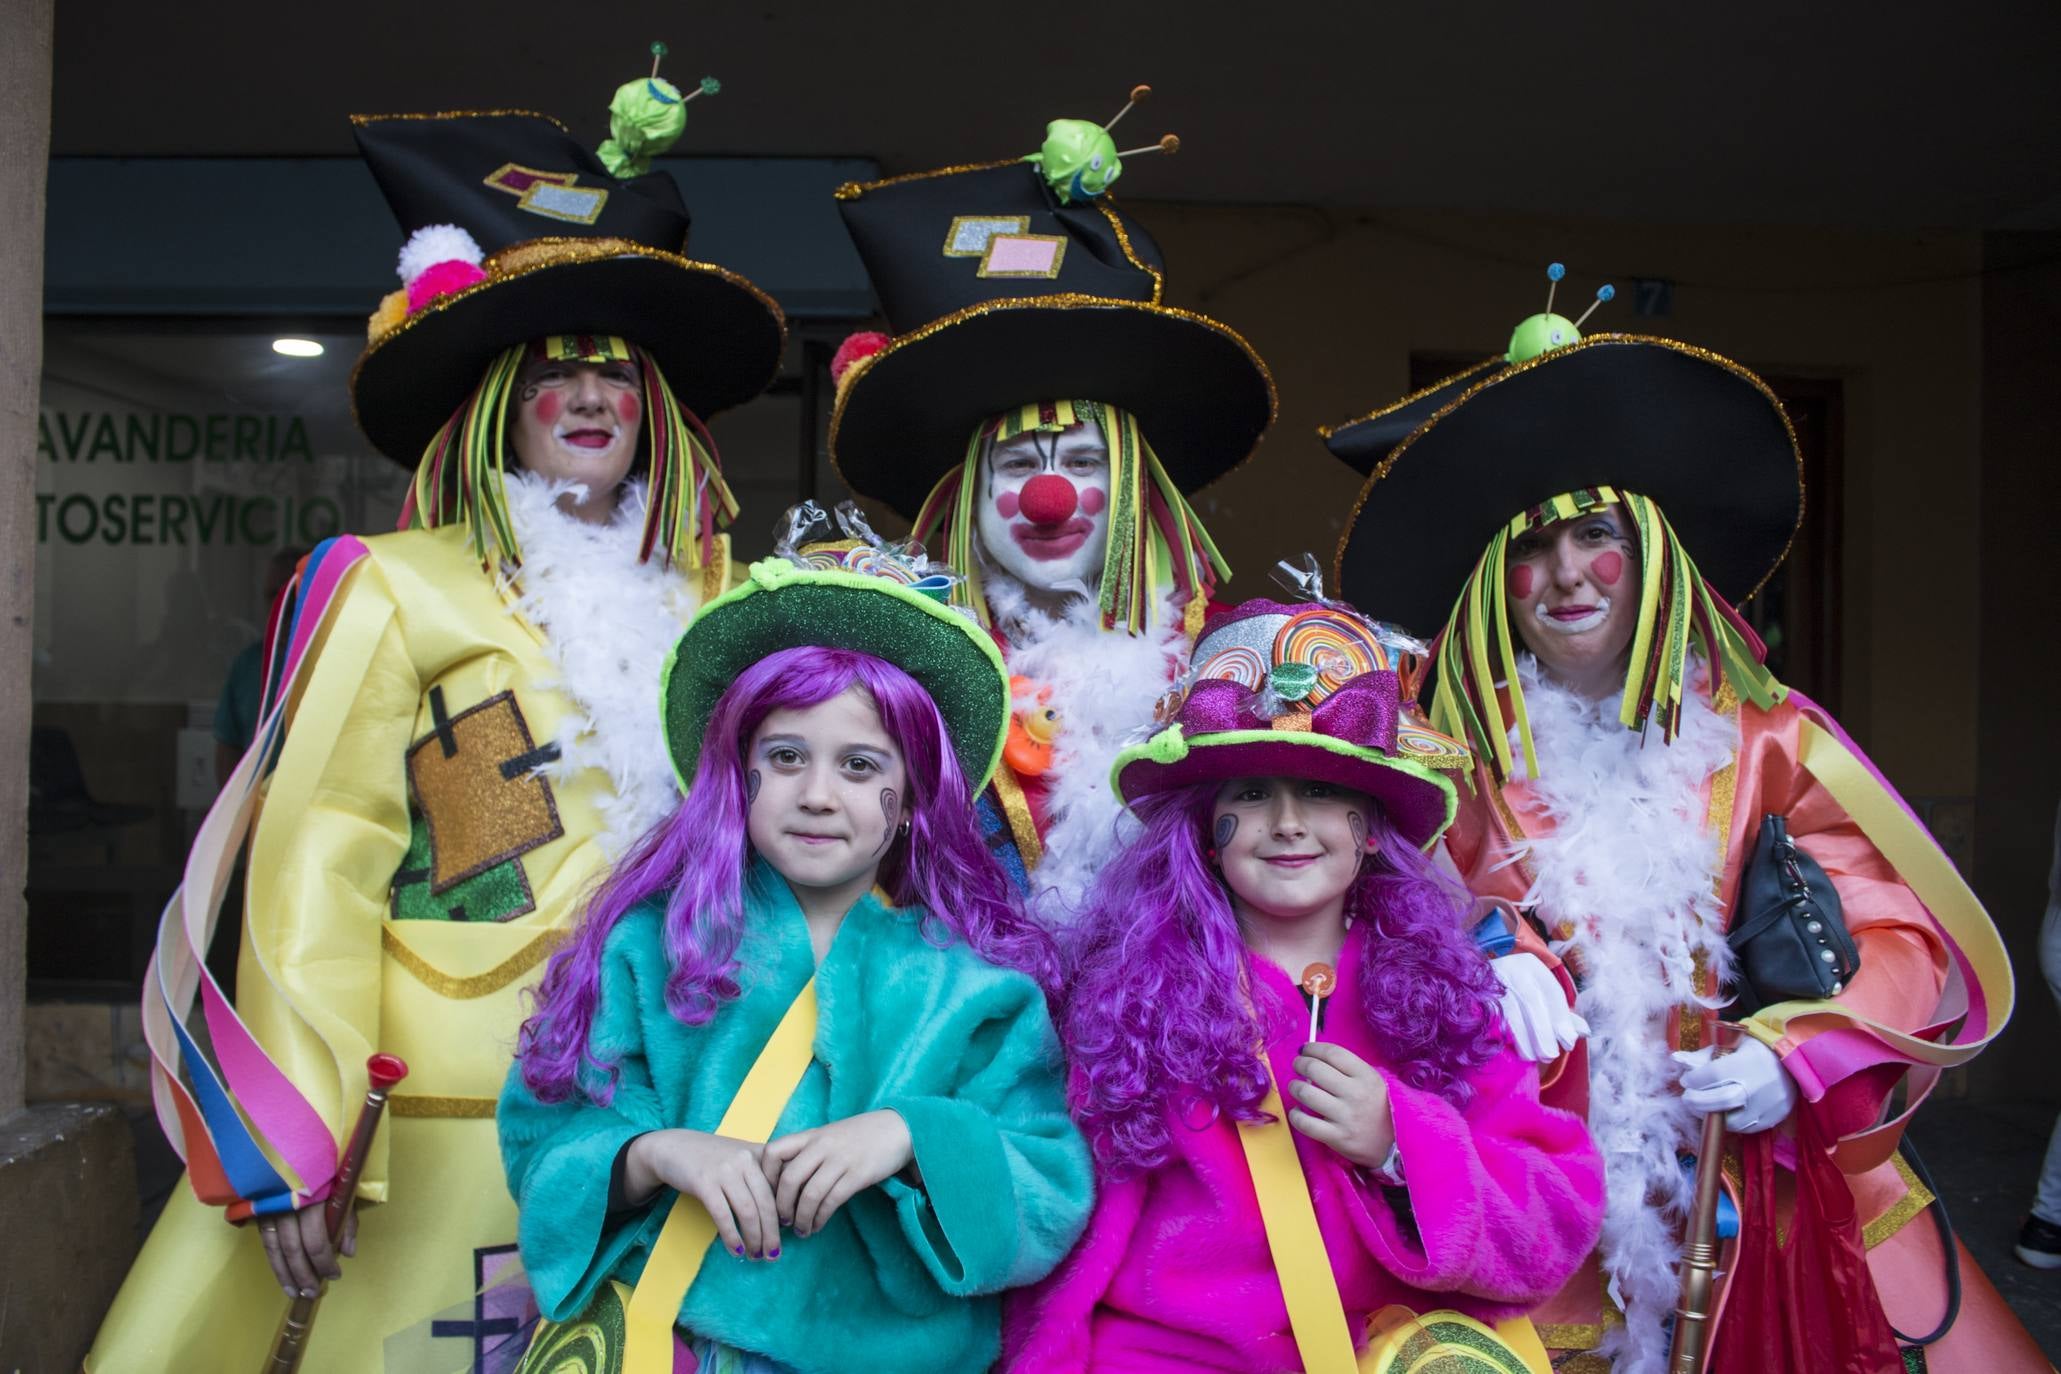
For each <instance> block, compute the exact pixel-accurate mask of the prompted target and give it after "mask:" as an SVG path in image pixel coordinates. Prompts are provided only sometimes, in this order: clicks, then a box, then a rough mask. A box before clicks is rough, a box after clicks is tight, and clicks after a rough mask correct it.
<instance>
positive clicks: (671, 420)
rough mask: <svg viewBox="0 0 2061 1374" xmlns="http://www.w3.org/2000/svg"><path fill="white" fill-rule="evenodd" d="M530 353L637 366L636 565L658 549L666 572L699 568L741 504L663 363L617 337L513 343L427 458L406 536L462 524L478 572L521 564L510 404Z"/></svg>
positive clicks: (405, 522)
mask: <svg viewBox="0 0 2061 1374" xmlns="http://www.w3.org/2000/svg"><path fill="white" fill-rule="evenodd" d="M532 348H540V349H541V350H542V352H543V355H544V356H546V357H549V358H554V359H558V360H560V361H564V362H588V363H601V362H631V363H635V364H636V365H637V370H638V378H639V385H640V388H641V390H642V392H643V397H644V415H645V422H644V436H643V444H644V448H645V452H646V453H647V455H648V461H647V463H646V464H645V474H644V475H645V478H646V481H647V483H648V491H647V494H646V502H645V510H644V532H643V538H642V540H641V542H640V543H639V545H638V556H639V557H640V558H644V559H648V558H650V557H651V555H652V553H653V551H654V550H658V551H659V552H660V554H661V556H662V557H663V558H664V560H665V562H666V564H667V565H668V566H670V565H671V564H673V563H675V562H681V563H684V564H685V565H686V566H687V567H689V568H699V567H701V566H702V564H703V562H704V561H705V560H706V559H707V558H709V557H710V556H711V555H712V554H713V552H714V548H715V536H716V530H717V529H718V528H720V527H722V526H725V525H728V524H729V523H730V522H731V521H732V520H734V519H736V517H737V499H736V498H735V497H734V496H732V495H731V494H730V488H729V486H728V484H727V483H725V482H724V481H723V472H722V469H721V467H720V466H718V464H717V461H716V457H715V444H714V441H712V440H711V439H710V438H709V437H708V431H707V430H706V429H704V428H703V427H702V424H701V421H700V420H699V419H698V418H696V417H695V415H694V414H693V413H692V412H691V411H689V410H687V409H685V408H684V407H683V406H681V404H680V402H679V399H678V398H677V397H675V396H674V395H673V388H672V386H671V385H670V384H669V383H668V382H667V381H666V379H665V374H664V373H662V372H660V371H659V369H658V364H657V363H655V362H653V361H652V358H651V355H650V354H649V353H647V352H645V351H644V350H643V349H642V348H639V347H638V346H637V345H635V344H632V343H627V342H625V341H624V340H622V339H620V338H617V337H615V336H613V335H596V334H552V335H547V336H546V337H545V338H544V339H542V340H541V341H540V342H539V343H537V344H527V343H524V344H516V345H515V346H514V347H512V348H507V349H504V350H502V351H501V353H499V354H498V355H496V357H495V358H494V360H493V361H492V362H491V363H489V364H487V370H486V375H485V376H483V377H482V378H481V379H480V384H479V385H478V386H477V387H476V388H474V389H473V393H472V395H471V396H469V397H467V398H466V401H465V403H464V404H463V405H461V406H459V407H458V409H457V411H456V412H455V413H453V414H452V416H451V418H450V419H449V420H447V421H445V422H444V426H443V428H441V429H439V430H438V431H437V433H436V437H435V438H433V439H431V440H430V441H429V446H428V447H427V448H426V449H424V450H423V454H422V462H421V463H420V465H418V466H417V468H416V469H415V484H414V486H413V487H412V488H411V489H410V491H409V493H408V501H407V504H406V505H405V506H404V507H403V508H402V511H401V527H402V528H403V529H407V528H413V527H417V526H419V527H421V528H423V529H439V528H442V527H443V526H446V525H452V524H463V525H464V526H465V527H466V528H467V530H469V531H470V533H471V541H472V548H473V552H474V553H476V554H477V555H478V556H479V559H480V561H481V562H482V563H485V562H487V561H488V560H489V557H490V554H492V553H498V554H499V556H500V558H501V560H502V561H503V562H506V563H510V564H515V565H518V566H519V565H520V564H521V563H522V548H521V544H520V542H519V541H518V540H517V539H516V536H515V526H514V524H513V523H512V522H511V521H510V520H509V518H508V502H507V492H506V488H505V487H504V486H503V483H502V479H503V476H504V474H505V473H506V471H507V455H508V403H509V399H510V397H511V396H513V394H514V393H515V390H516V383H517V380H518V379H519V378H520V377H521V375H522V367H523V363H524V361H525V359H527V358H528V357H529V355H530V351H531V349H532Z"/></svg>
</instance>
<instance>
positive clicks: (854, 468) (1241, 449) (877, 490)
mask: <svg viewBox="0 0 2061 1374" xmlns="http://www.w3.org/2000/svg"><path fill="white" fill-rule="evenodd" d="M856 367H857V370H856V371H855V372H854V373H853V374H852V375H851V376H849V377H847V378H846V380H845V385H844V387H843V388H842V389H841V391H840V392H839V394H838V398H837V407H836V409H835V411H834V412H833V413H832V415H831V418H830V457H831V461H832V463H833V464H835V466H836V468H837V471H838V474H839V475H840V476H841V477H843V478H844V480H845V482H846V484H847V485H849V486H850V487H851V488H852V490H854V491H857V492H860V493H862V494H864V495H866V496H870V497H873V498H874V499H876V500H880V501H884V502H886V503H887V504H888V505H889V506H891V507H893V508H894V509H895V510H896V511H898V512H900V513H901V514H902V515H904V516H908V517H913V516H914V515H915V514H916V511H917V509H918V508H919V507H920V506H921V505H922V504H923V499H924V497H925V496H927V495H929V493H930V489H931V488H932V487H933V486H934V485H936V483H937V480H938V479H939V478H940V477H942V476H944V474H945V473H947V472H949V471H951V470H952V469H953V468H954V467H957V466H958V465H959V464H960V463H961V462H963V461H964V460H965V457H966V446H967V443H968V441H969V440H970V439H971V438H972V436H973V431H974V429H975V427H976V426H978V425H980V424H981V423H982V422H983V421H985V420H987V419H989V418H990V417H992V416H994V415H998V414H1000V413H1002V412H1003V411H1006V410H1008V409H1009V408H1010V407H1012V406H1020V405H1028V404H1030V403H1032V402H1034V401H1046V400H1092V401H1102V402H1105V403H1107V404H1110V405H1114V406H1120V407H1122V408H1123V409H1125V410H1128V411H1130V412H1131V413H1132V414H1133V415H1135V416H1137V417H1138V423H1139V426H1140V428H1142V429H1143V431H1144V433H1145V438H1146V442H1148V443H1150V444H1151V445H1152V449H1153V452H1154V453H1156V454H1157V455H1158V456H1159V460H1160V462H1161V463H1162V464H1163V465H1164V466H1165V467H1166V470H1167V475H1168V476H1169V477H1171V478H1172V479H1173V481H1174V483H1175V484H1176V485H1177V486H1178V487H1180V489H1181V490H1182V491H1183V492H1194V491H1198V490H1200V489H1201V488H1202V487H1205V486H1207V485H1208V484H1209V483H1211V482H1213V481H1215V480H1216V479H1217V478H1219V477H1222V476H1223V475H1224V474H1225V473H1227V472H1229V471H1230V470H1231V469H1232V468H1235V467H1237V466H1238V465H1239V464H1240V463H1242V462H1243V461H1245V459H1246V458H1247V457H1249V456H1250V455H1251V453H1252V451H1253V448H1254V447H1255V446H1256V445H1257V444H1258V443H1259V440H1260V436H1261V435H1262V434H1264V433H1265V432H1266V429H1267V427H1268V426H1269V425H1271V424H1272V423H1273V421H1274V415H1275V412H1276V409H1277V407H1278V401H1277V398H1276V396H1275V392H1274V379H1273V376H1272V375H1271V374H1270V373H1269V372H1268V371H1267V365H1266V364H1265V363H1264V362H1262V361H1261V360H1260V357H1259V354H1257V353H1255V352H1254V351H1253V349H1252V346H1251V345H1250V344H1248V343H1246V342H1245V340H1244V339H1242V338H1240V337H1239V336H1238V334H1237V333H1235V332H1234V331H1232V330H1231V329H1229V328H1227V327H1226V326H1224V325H1221V324H1219V323H1217V322H1216V321H1215V320H1212V319H1210V318H1208V317H1207V316H1204V315H1196V314H1191V313H1189V312H1187V311H1185V310H1174V309H1170V308H1168V307H1166V306H1159V305H1151V304H1147V303H1145V302H1142V301H1125V300H1114V299H1105V298H1102V297H1087V296H1033V297H1024V298H1021V299H1005V300H998V301H989V302H985V303H983V304H981V305H978V306H975V307H973V308H971V309H968V310H964V311H961V312H959V313H958V314H956V315H948V316H946V317H945V318H944V319H941V320H937V321H935V322H933V323H931V324H928V325H925V326H923V327H921V328H919V329H914V330H911V331H910V332H909V333H907V334H904V335H902V336H900V337H898V338H897V339H895V340H894V341H893V342H892V343H890V344H889V345H888V346H887V347H886V348H885V349H883V350H882V351H881V352H879V353H877V354H875V355H873V356H872V357H871V358H868V359H865V360H864V361H863V362H861V363H859V364H857V365H856Z"/></svg>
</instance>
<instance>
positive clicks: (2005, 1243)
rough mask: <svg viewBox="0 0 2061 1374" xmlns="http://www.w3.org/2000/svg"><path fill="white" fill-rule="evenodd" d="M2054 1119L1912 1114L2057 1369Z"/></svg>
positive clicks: (147, 1191)
mask: <svg viewBox="0 0 2061 1374" xmlns="http://www.w3.org/2000/svg"><path fill="white" fill-rule="evenodd" d="M2054 1114H2055V1104H2053V1103H2051V1102H2015V1103H1998V1104H1990V1105H1984V1106H1968V1105H1965V1104H1962V1103H1946V1102H1940V1103H1935V1104H1932V1105H1929V1106H1927V1107H1926V1108H1925V1110H1924V1111H1922V1112H1921V1113H1919V1117H1918V1121H1917V1124H1916V1125H1915V1126H1914V1127H1913V1128H1912V1131H1911V1136H1912V1138H1913V1139H1915V1141H1916V1142H1917V1145H1918V1148H1919V1149H1920V1150H1921V1151H1922V1152H1923V1154H1924V1159H1925V1163H1926V1165H1927V1167H1928V1168H1930V1169H1931V1171H1932V1178H1933V1182H1934V1183H1936V1184H1937V1185H1938V1187H1939V1192H1940V1195H1941V1196H1942V1197H1944V1198H1946V1199H1947V1202H1948V1206H1949V1208H1950V1209H1951V1216H1952V1218H1953V1222H1954V1229H1955V1230H1956V1231H1957V1232H1958V1233H1959V1234H1960V1237H1961V1239H1962V1241H1963V1242H1965V1243H1966V1245H1967V1246H1968V1249H1969V1251H1970V1252H1971V1253H1973V1254H1974V1256H1975V1258H1976V1260H1977V1261H1978V1262H1979V1263H1980V1264H1981V1265H1982V1268H1983V1271H1984V1272H1985V1273H1986V1274H1988V1275H1989V1278H1990V1282H1992V1283H1994V1284H1995V1285H1996V1286H1997V1289H1998V1291H1999V1292H2001V1293H2002V1294H2003V1295H2004V1298H2005V1300H2006V1301H2007V1302H2009V1303H2010V1304H2011V1307H2012V1309H2013V1310H2014V1311H2016V1312H2017V1313H2018V1316H2019V1319H2020V1320H2021V1321H2023V1322H2024V1323H2025V1325H2026V1328H2027V1329H2028V1330H2030V1331H2031V1332H2032V1334H2033V1336H2034V1338H2035V1339H2037V1340H2038V1341H2039V1343H2040V1347H2041V1348H2042V1349H2043V1350H2045V1351H2046V1353H2047V1358H2048V1359H2049V1360H2052V1361H2054V1362H2055V1363H2056V1364H2057V1365H2061V1269H2044V1270H2043V1269H2031V1268H2028V1267H2027V1266H2025V1265H2023V1264H2020V1263H2019V1262H2018V1261H2017V1259H2016V1258H2015V1257H2014V1256H2013V1255H2012V1253H2011V1246H2012V1244H2013V1242H2015V1241H2016V1240H2017V1238H2018V1226H2019V1223H2020V1222H2022V1221H2023V1220H2024V1219H2025V1212H2026V1208H2027V1207H2028V1206H2030V1205H2031V1202H2032V1192H2033V1187H2034V1185H2035V1183H2036V1182H2037V1180H2038V1178H2039V1171H2040V1164H2041V1161H2042V1159H2043V1158H2044V1157H2045V1154H2046V1148H2047V1134H2048V1132H2049V1130H2050V1129H2051V1128H2052V1126H2053V1123H2054ZM130 1124H131V1126H132V1127H133V1128H134V1130H135V1132H136V1170H137V1175H138V1177H137V1182H138V1185H139V1189H140V1191H141V1193H142V1209H141V1216H142V1221H141V1223H140V1225H141V1229H140V1230H139V1231H138V1233H137V1238H138V1240H139V1242H140V1241H141V1239H142V1236H143V1234H145V1233H146V1232H147V1231H148V1230H149V1228H150V1225H151V1223H152V1222H154V1221H156V1219H157V1214H158V1211H159V1210H160V1209H161V1208H162V1207H163V1206H164V1203H165V1199H166V1198H167V1197H168V1196H169V1195H170V1193H171V1190H172V1188H173V1186H174V1185H177V1184H178V1183H179V1161H178V1159H177V1157H176V1156H174V1155H173V1154H172V1151H171V1149H170V1147H169V1146H168V1145H166V1143H165V1139H164V1137H163V1135H161V1134H160V1133H159V1131H158V1129H157V1122H156V1120H155V1119H154V1118H153V1117H151V1116H150V1115H149V1113H148V1112H144V1113H142V1114H141V1115H137V1114H133V1113H132V1114H131V1117H130ZM1999 1374H2002V1372H2001V1371H2000V1372H1999Z"/></svg>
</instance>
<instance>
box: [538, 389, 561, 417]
mask: <svg viewBox="0 0 2061 1374" xmlns="http://www.w3.org/2000/svg"><path fill="white" fill-rule="evenodd" d="M564 409H565V397H563V396H561V395H559V394H558V393H557V392H555V391H547V392H545V393H544V394H543V395H541V396H539V397H537V420H538V421H539V422H540V423H542V424H546V425H555V424H557V423H558V416H559V414H560V413H561V412H562V411H564Z"/></svg>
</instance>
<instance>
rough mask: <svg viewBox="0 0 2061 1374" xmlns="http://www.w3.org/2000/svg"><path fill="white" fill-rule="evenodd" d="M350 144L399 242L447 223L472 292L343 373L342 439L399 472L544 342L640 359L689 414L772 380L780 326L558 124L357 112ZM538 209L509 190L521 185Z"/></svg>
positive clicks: (523, 116)
mask: <svg viewBox="0 0 2061 1374" xmlns="http://www.w3.org/2000/svg"><path fill="white" fill-rule="evenodd" d="M353 122H354V124H355V127H356V132H357V136H358V144H359V147H360V149H361V150H362V151H363V152H364V154H365V158H366V161H367V162H368V163H369V164H370V165H371V168H372V171H373V174H374V175H375V176H376V177H377V178H378V180H379V184H380V189H381V191H383V192H384V193H385V195H386V197H387V201H388V203H389V204H390V205H391V206H392V208H393V210H394V215H395V218H397V219H398V220H399V221H400V222H401V228H402V230H403V232H404V234H412V233H413V232H414V231H416V230H418V229H422V228H426V227H428V226H431V225H440V224H454V225H457V226H458V227H459V228H462V229H464V230H465V231H466V232H467V233H469V234H470V235H471V236H472V238H473V239H474V241H475V242H477V243H478V245H479V246H480V248H481V249H482V251H483V252H484V253H485V259H484V261H483V262H482V263H481V264H480V267H481V269H482V270H483V271H484V274H485V275H484V279H482V280H479V281H477V282H475V283H474V284H472V285H470V286H466V287H464V288H463V289H462V290H458V291H455V292H453V293H451V294H449V295H443V296H439V297H437V298H435V299H434V300H431V301H429V302H428V303H427V304H425V305H424V306H422V308H421V309H419V310H417V311H416V312H414V313H412V314H410V315H408V316H407V317H406V318H405V319H403V320H401V321H400V322H399V323H397V324H395V325H394V326H393V327H392V328H390V329H387V330H385V331H384V332H381V333H378V334H377V335H376V336H375V337H374V338H373V339H372V341H371V342H370V344H369V345H368V346H367V348H366V350H365V352H364V354H363V355H362V356H361V357H360V358H359V359H358V363H357V366H356V367H355V368H354V369H353V370H352V373H351V405H352V409H353V411H354V412H355V414H356V416H357V420H358V426H359V428H360V429H362V430H363V431H364V432H365V436H366V438H368V439H370V440H371V441H372V443H373V445H374V446H375V447H377V448H378V449H379V451H380V452H382V453H384V454H386V455H387V456H388V457H389V458H392V459H394V460H395V461H397V462H400V463H403V464H406V465H408V466H411V467H412V466H414V464H415V463H416V462H418V461H419V460H420V459H421V457H422V452H423V449H424V448H425V447H426V446H427V445H428V443H429V441H430V440H431V439H432V438H433V437H434V436H435V434H436V432H437V430H438V429H439V428H441V427H442V426H443V424H444V423H445V422H446V421H447V420H449V419H450V418H451V416H452V414H453V412H455V411H456V410H457V409H458V407H459V406H460V405H461V404H463V403H464V401H465V399H466V397H467V396H469V395H470V394H471V393H472V391H473V389H474V388H475V387H477V386H478V385H479V383H480V379H481V377H482V376H483V374H484V373H485V371H486V367H487V364H488V363H489V362H491V361H492V360H493V358H494V357H495V356H496V355H498V354H499V353H501V352H502V351H503V350H505V349H507V348H510V347H513V346H514V345H516V344H521V343H526V342H528V341H529V340H532V339H535V338H538V337H541V336H543V335H546V334H585V335H615V336H618V337H620V338H622V339H625V340H627V341H628V342H630V343H633V344H638V345H640V346H642V347H643V348H644V349H645V350H646V351H647V352H649V353H650V354H651V356H652V360H653V361H654V362H656V363H657V365H658V367H659V370H660V371H661V372H663V373H664V374H665V379H666V381H667V383H668V384H669V385H670V386H671V387H672V390H673V394H674V396H675V397H676V398H677V399H678V400H679V402H680V404H681V405H683V406H685V407H686V408H687V409H689V410H691V411H693V412H694V413H695V414H696V415H698V416H701V417H703V418H707V417H708V416H711V415H714V414H716V413H717V412H719V411H722V410H725V409H728V408H729V407H731V406H735V405H739V404H742V403H743V402H745V401H748V400H750V399H752V398H753V397H754V396H757V395H758V394H759V393H760V392H762V391H764V390H765V389H766V387H767V386H768V385H769V384H770V383H771V382H772V380H773V378H774V377H775V376H776V375H777V373H778V371H779V367H780V355H781V351H782V349H783V348H784V346H785V344H786V339H787V322H786V317H785V316H784V315H783V314H782V312H781V309H780V307H779V305H778V304H777V303H776V302H775V301H774V300H773V298H772V297H771V296H769V295H767V294H766V293H765V292H764V291H761V290H760V289H759V288H758V287H756V286H754V285H752V283H751V282H749V281H748V280H746V279H745V278H744V277H742V276H740V275H738V274H737V273H735V272H732V271H729V270H727V269H725V268H722V267H719V266H717V265H715V264H713V263H707V262H698V261H696V260H694V259H692V258H689V257H687V256H686V255H685V249H686V244H687V232H688V228H689V223H690V221H689V217H688V214H687V209H686V206H685V205H684V204H683V203H682V202H681V199H680V193H679V188H678V187H677V185H676V184H675V183H674V181H673V179H672V178H671V177H670V176H668V175H667V174H665V173H663V172H652V173H648V174H646V175H644V176H639V177H634V178H630V179H627V180H624V179H618V178H616V177H613V176H610V175H609V173H608V172H607V170H606V169H605V168H603V167H602V165H601V163H600V161H599V159H597V158H596V157H595V156H594V154H593V153H591V152H589V151H588V150H587V149H586V148H585V147H584V146H582V145H581V144H579V143H578V142H576V141H575V140H574V139H573V137H572V136H571V134H570V133H569V132H567V131H566V129H565V128H564V126H563V125H561V124H559V123H558V122H557V121H556V120H553V119H550V118H548V117H547V116H544V115H538V114H529V113H526V112H492V113H483V114H476V113H467V114H453V115H432V116H417V115H396V116H358V117H356V118H355V119H354V121H353ZM539 182H542V183H544V184H545V185H547V186H555V187H558V188H560V191H559V193H558V194H557V195H556V196H553V197H537V196H533V195H526V194H523V192H524V191H527V190H529V189H530V188H532V187H533V186H535V185H536V184H537V183H539Z"/></svg>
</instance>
